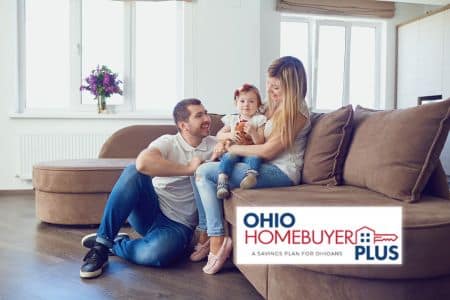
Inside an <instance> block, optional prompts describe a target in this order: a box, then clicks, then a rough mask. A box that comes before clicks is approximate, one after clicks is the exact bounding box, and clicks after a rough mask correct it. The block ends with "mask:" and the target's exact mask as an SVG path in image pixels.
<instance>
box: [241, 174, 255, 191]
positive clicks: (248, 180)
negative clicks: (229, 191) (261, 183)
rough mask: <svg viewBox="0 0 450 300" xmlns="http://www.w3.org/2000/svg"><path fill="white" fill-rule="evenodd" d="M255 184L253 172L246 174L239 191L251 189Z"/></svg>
mask: <svg viewBox="0 0 450 300" xmlns="http://www.w3.org/2000/svg"><path fill="white" fill-rule="evenodd" d="M256 183H257V179H256V174H255V173H253V172H249V173H247V175H246V176H245V177H244V178H243V179H242V181H241V184H240V186H241V189H251V188H252V187H254V186H255V185H256Z"/></svg>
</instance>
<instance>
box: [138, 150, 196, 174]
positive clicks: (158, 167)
mask: <svg viewBox="0 0 450 300" xmlns="http://www.w3.org/2000/svg"><path fill="white" fill-rule="evenodd" d="M201 163H202V160H201V159H200V158H198V157H194V158H193V159H192V160H191V162H190V163H189V164H187V165H182V164H179V163H177V162H174V161H170V160H167V159H165V158H164V157H163V156H162V154H161V152H160V151H159V150H158V149H156V148H147V149H144V150H142V152H141V153H139V155H138V157H137V158H136V169H137V170H138V171H139V172H141V173H143V174H146V175H150V176H159V177H169V176H191V175H193V174H194V172H195V170H196V169H197V167H198V166H199V165H200V164H201Z"/></svg>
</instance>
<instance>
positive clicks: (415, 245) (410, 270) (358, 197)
mask: <svg viewBox="0 0 450 300" xmlns="http://www.w3.org/2000/svg"><path fill="white" fill-rule="evenodd" d="M424 200H425V201H421V202H418V203H414V204H411V203H407V202H401V201H393V200H392V199H391V198H389V197H387V196H385V195H382V194H380V193H376V192H373V191H369V190H367V189H364V188H359V187H353V186H345V185H344V186H320V185H309V184H304V185H297V186H292V187H285V188H270V189H253V190H241V189H235V190H233V191H232V197H231V198H230V199H228V200H227V201H224V209H225V218H226V220H227V221H228V222H229V223H231V224H236V214H235V213H236V207H238V206H277V207H280V206H401V207H402V210H403V264H402V265H401V266H399V265H391V266H389V265H295V266H293V267H295V268H304V269H309V270H313V271H317V272H322V273H328V274H337V275H347V276H353V277H360V278H380V279H381V278H384V279H389V278H392V279H394V278H395V279H408V278H430V277H435V276H441V275H447V274H449V273H450V260H449V259H443V258H446V257H448V253H450V239H449V238H448V237H449V236H450V201H448V200H445V199H442V198H436V197H433V196H428V195H426V196H424Z"/></svg>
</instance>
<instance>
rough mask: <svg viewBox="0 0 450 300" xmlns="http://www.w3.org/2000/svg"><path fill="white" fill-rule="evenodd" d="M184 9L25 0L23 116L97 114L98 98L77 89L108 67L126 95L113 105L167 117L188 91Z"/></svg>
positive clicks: (103, 0) (102, 0)
mask: <svg viewBox="0 0 450 300" xmlns="http://www.w3.org/2000/svg"><path fill="white" fill-rule="evenodd" d="M183 6H184V4H183V2H179V1H162V2H159V1H156V2H153V1H151V2H134V1H111V0H20V2H19V16H21V18H19V30H20V32H19V34H20V53H21V54H20V69H19V74H20V76H21V80H20V87H19V88H20V93H19V94H20V99H19V112H33V111H58V112H59V111H91V112H95V105H96V102H95V101H93V96H92V95H91V94H90V93H89V92H83V93H81V92H80V90H79V87H80V85H81V84H82V81H83V80H84V78H85V77H87V76H88V75H89V73H90V71H91V70H93V69H94V68H96V66H97V65H100V66H101V65H107V66H108V67H110V68H111V70H112V71H113V72H115V73H118V74H119V79H121V80H122V81H123V82H124V84H123V90H124V94H123V95H122V96H121V95H117V94H115V95H113V96H112V97H110V98H109V99H108V105H113V106H114V108H115V110H116V111H117V112H130V111H139V112H150V113H152V114H157V115H161V114H169V113H170V112H171V109H172V107H173V104H174V102H176V101H177V100H178V99H180V98H182V94H183V75H182V74H183ZM99 12H101V13H99Z"/></svg>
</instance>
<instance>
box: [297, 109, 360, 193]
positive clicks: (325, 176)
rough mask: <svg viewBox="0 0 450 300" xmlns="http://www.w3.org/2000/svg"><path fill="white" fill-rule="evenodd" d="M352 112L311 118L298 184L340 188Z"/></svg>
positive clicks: (341, 111)
mask: <svg viewBox="0 0 450 300" xmlns="http://www.w3.org/2000/svg"><path fill="white" fill-rule="evenodd" d="M352 122H353V108H352V106H351V105H347V106H344V107H342V108H340V109H338V110H336V111H333V112H330V113H326V114H324V113H322V114H317V113H313V114H312V115H311V125H312V129H311V132H310V134H309V136H308V143H307V145H306V150H305V157H304V162H305V163H304V166H303V175H302V183H308V184H324V185H327V184H328V185H340V184H341V183H342V169H343V166H344V160H345V156H346V155H347V150H348V145H349V141H350V137H351V131H352Z"/></svg>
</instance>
